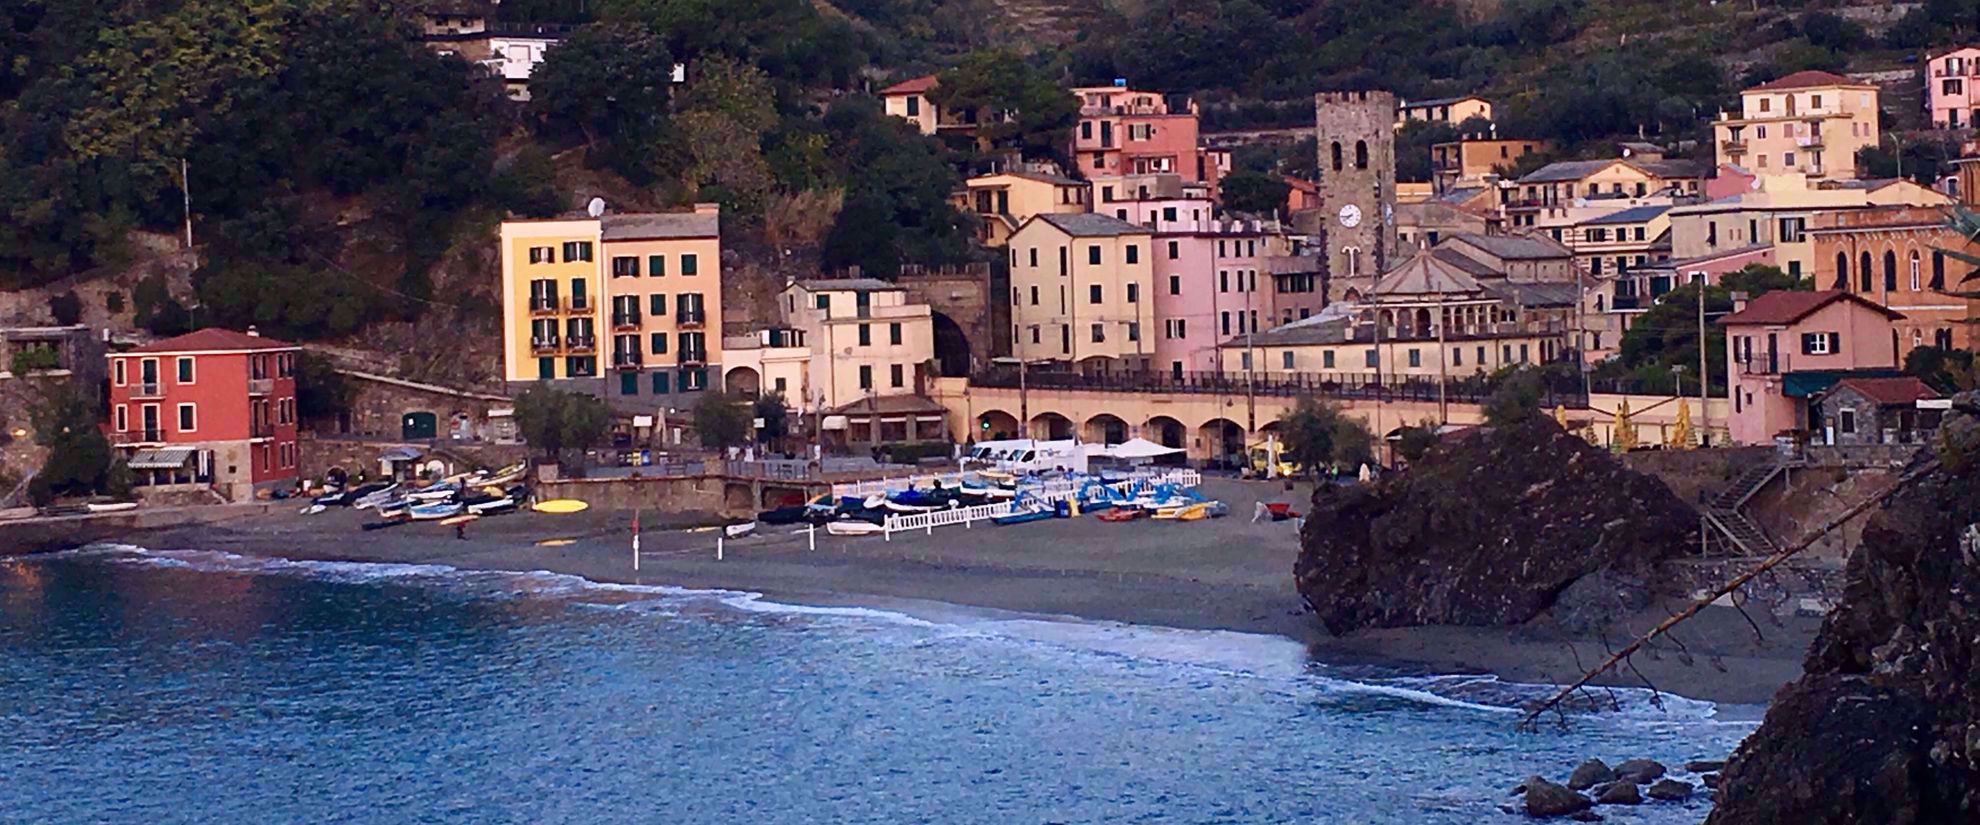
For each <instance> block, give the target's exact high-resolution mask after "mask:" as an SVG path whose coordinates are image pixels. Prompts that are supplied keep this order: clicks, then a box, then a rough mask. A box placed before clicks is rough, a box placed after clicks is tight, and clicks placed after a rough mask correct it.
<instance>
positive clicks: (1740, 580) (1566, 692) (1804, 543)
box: [1519, 459, 1939, 727]
mask: <svg viewBox="0 0 1980 825" xmlns="http://www.w3.org/2000/svg"><path fill="white" fill-rule="evenodd" d="M1938 466H1939V462H1938V461H1937V460H1936V459H1935V460H1931V461H1927V462H1925V463H1924V464H1921V465H1918V466H1917V467H1914V468H1913V469H1911V470H1910V471H1908V472H1906V473H1905V474H1904V475H1902V476H1899V477H1898V478H1897V480H1895V481H1892V482H1891V483H1890V485H1889V486H1887V487H1885V488H1884V489H1883V491H1881V492H1879V493H1878V494H1877V495H1874V496H1865V497H1864V498H1863V500H1862V501H1859V502H1857V503H1855V504H1852V505H1850V506H1849V507H1848V508H1846V509H1844V510H1843V511H1842V512H1841V513H1839V514H1837V515H1836V516H1834V517H1833V518H1830V519H1829V520H1828V521H1826V522H1823V524H1822V526H1820V527H1817V528H1816V529H1815V530H1814V531H1813V532H1812V533H1810V534H1808V535H1807V536H1805V537H1803V538H1802V539H1801V540H1800V541H1797V542H1795V543H1793V544H1791V545H1788V546H1787V547H1784V548H1782V549H1781V550H1780V551H1778V552H1776V553H1774V554H1773V555H1771V556H1768V557H1767V558H1766V559H1765V560H1763V561H1761V562H1760V564H1759V565H1758V566H1756V567H1754V568H1753V569H1752V570H1748V571H1746V572H1744V573H1741V574H1739V575H1737V576H1734V577H1733V578H1732V579H1731V580H1730V581H1727V582H1726V583H1725V584H1721V585H1719V586H1718V587H1717V588H1714V589H1713V590H1712V592H1710V593H1707V594H1705V595H1704V596H1701V597H1699V598H1698V600H1697V601H1695V602H1692V604H1691V606H1690V607H1687V608H1685V609H1683V610H1681V611H1678V613H1677V614H1676V615H1673V616H1671V617H1670V618H1668V619H1665V620H1663V621H1662V622H1659V623H1658V624H1657V626H1656V627H1653V628H1650V631H1649V632H1647V633H1644V634H1643V635H1641V636H1638V637H1636V640H1635V641H1633V642H1630V643H1629V644H1627V645H1624V646H1623V647H1622V649H1620V650H1617V651H1616V652H1614V653H1612V654H1609V658H1608V660H1607V661H1605V662H1603V663H1602V664H1600V665H1597V666H1596V667H1595V669H1594V670H1591V671H1588V672H1587V673H1584V674H1582V676H1581V678H1579V679H1576V680H1575V681H1574V684H1571V685H1568V686H1567V687H1564V688H1561V689H1560V690H1559V691H1557V692H1555V693H1554V695H1553V696H1551V697H1549V698H1548V699H1547V700H1546V701H1544V702H1541V703H1540V704H1538V705H1535V706H1533V707H1532V708H1531V709H1529V710H1528V711H1527V712H1526V716H1525V717H1523V718H1521V719H1520V723H1519V724H1520V726H1521V727H1527V726H1530V725H1532V723H1533V720H1534V719H1536V718H1538V717H1539V716H1540V714H1541V713H1544V712H1546V710H1547V709H1548V708H1552V707H1554V706H1555V705H1557V704H1560V702H1561V700H1562V699H1565V698H1567V697H1569V696H1572V695H1574V692H1575V691H1577V690H1580V689H1581V687H1582V686H1583V685H1586V684H1588V683H1589V682H1592V681H1594V680H1595V679H1596V678H1598V677H1600V676H1601V675H1602V674H1604V673H1607V672H1609V671H1611V670H1614V669H1615V667H1616V665H1618V664H1621V663H1624V662H1626V661H1627V660H1628V659H1629V657H1630V654H1633V653H1635V652H1636V651H1638V650H1641V649H1643V648H1644V647H1645V646H1646V645H1648V644H1649V643H1650V640H1652V639H1655V638H1657V637H1658V636H1663V635H1666V634H1668V633H1670V631H1671V628H1674V627H1677V626H1678V625H1679V624H1681V623H1683V622H1684V621H1685V620H1686V619H1689V618H1691V617H1693V616H1696V615H1698V614H1699V612H1700V611H1703V610H1704V609H1705V608H1706V607H1707V606H1709V605H1711V604H1712V603H1713V602H1715V601H1718V599H1719V597H1721V596H1724V595H1726V594H1728V593H1731V592H1733V591H1735V590H1738V589H1740V588H1741V587H1744V586H1745V585H1746V583H1747V582H1750V581H1752V580H1753V579H1755V578H1757V577H1758V576H1760V574H1762V573H1765V572H1767V571H1769V570H1772V569H1774V568H1775V567H1777V566H1779V565H1780V564H1781V563H1782V562H1785V561H1787V560H1788V559H1790V558H1793V557H1794V556H1795V555H1796V554H1798V553H1800V552H1801V551H1803V550H1806V549H1808V548H1809V547H1810V546H1811V545H1813V544H1814V543H1815V542H1816V540H1818V539H1820V538H1822V537H1823V536H1826V535H1828V534H1829V533H1830V532H1831V531H1834V530H1835V529H1836V528H1838V527H1841V526H1843V524H1844V523H1846V522H1848V521H1849V520H1850V519H1853V518H1856V516H1857V515H1858V514H1860V513H1862V512H1863V511H1865V510H1868V509H1870V508H1871V507H1872V506H1876V505H1881V504H1883V503H1885V502H1886V501H1888V500H1889V499H1890V497H1891V495H1892V494H1894V493H1896V492H1897V491H1898V490H1899V489H1901V488H1903V487H1904V486H1905V485H1907V484H1910V483H1911V482H1912V481H1915V480H1917V479H1918V478H1919V477H1920V476H1923V475H1925V474H1926V473H1929V472H1932V471H1933V470H1936V469H1938ZM1629 667H1630V669H1631V670H1635V669H1636V665H1634V664H1630V665H1629ZM1637 676H1638V677H1639V678H1640V677H1641V676H1642V673H1641V672H1638V673H1637ZM1644 681H1646V682H1648V681H1649V680H1647V679H1645V680H1644Z"/></svg>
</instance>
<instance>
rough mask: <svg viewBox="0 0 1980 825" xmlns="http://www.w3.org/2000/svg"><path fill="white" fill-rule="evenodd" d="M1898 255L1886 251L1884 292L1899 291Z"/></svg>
mask: <svg viewBox="0 0 1980 825" xmlns="http://www.w3.org/2000/svg"><path fill="white" fill-rule="evenodd" d="M1897 284H1898V280H1897V253H1896V252H1893V251H1891V250H1888V249H1886V250H1884V291H1885V292H1896V291H1897Z"/></svg>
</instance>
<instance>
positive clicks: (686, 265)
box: [681, 252, 701, 275]
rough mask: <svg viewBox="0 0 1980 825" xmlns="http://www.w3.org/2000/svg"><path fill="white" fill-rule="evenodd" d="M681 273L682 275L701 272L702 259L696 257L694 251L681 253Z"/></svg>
mask: <svg viewBox="0 0 1980 825" xmlns="http://www.w3.org/2000/svg"><path fill="white" fill-rule="evenodd" d="M681 274H682V275H699V274H701V261H700V259H698V258H696V257H695V255H694V253H692V252H689V253H686V254H683V255H681Z"/></svg>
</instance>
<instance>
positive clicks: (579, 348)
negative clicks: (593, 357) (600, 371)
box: [564, 335, 598, 355]
mask: <svg viewBox="0 0 1980 825" xmlns="http://www.w3.org/2000/svg"><path fill="white" fill-rule="evenodd" d="M564 348H565V350H566V351H568V352H570V353H571V354H572V355H584V354H587V353H592V352H597V351H598V341H597V339H594V338H592V337H591V336H589V335H573V336H571V337H569V338H566V339H564Z"/></svg>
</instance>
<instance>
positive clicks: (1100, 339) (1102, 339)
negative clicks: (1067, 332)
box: [1093, 324, 1107, 344]
mask: <svg viewBox="0 0 1980 825" xmlns="http://www.w3.org/2000/svg"><path fill="white" fill-rule="evenodd" d="M1106 342H1107V325H1106V324H1094V325H1093V343H1096V344H1104V343H1106Z"/></svg>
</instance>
